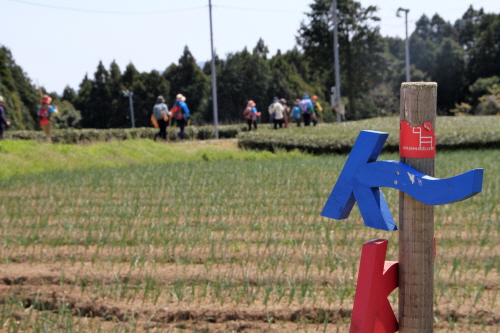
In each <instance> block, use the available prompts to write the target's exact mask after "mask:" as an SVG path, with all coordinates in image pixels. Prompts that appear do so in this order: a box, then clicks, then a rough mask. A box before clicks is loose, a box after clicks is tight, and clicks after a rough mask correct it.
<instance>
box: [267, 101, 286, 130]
mask: <svg viewBox="0 0 500 333" xmlns="http://www.w3.org/2000/svg"><path fill="white" fill-rule="evenodd" d="M284 111H285V109H284V108H283V105H281V103H280V99H279V98H278V97H274V98H273V103H272V104H271V105H269V114H270V115H271V119H272V120H273V124H274V129H278V126H279V127H280V128H282V127H283V124H284V123H285V120H284V118H285V115H284Z"/></svg>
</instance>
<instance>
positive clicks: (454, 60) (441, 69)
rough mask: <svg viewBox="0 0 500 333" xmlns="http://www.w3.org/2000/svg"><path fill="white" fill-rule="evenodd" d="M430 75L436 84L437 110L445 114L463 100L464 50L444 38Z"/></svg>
mask: <svg viewBox="0 0 500 333" xmlns="http://www.w3.org/2000/svg"><path fill="white" fill-rule="evenodd" d="M432 76H433V80H434V81H435V82H437V84H438V96H437V108H438V112H440V113H441V114H447V113H448V112H449V110H451V109H452V108H454V107H455V104H456V103H460V102H462V101H463V97H462V92H463V90H464V89H465V87H466V85H465V52H464V50H463V49H462V48H461V47H460V45H458V43H456V42H455V41H453V40H452V39H450V38H445V39H443V40H442V42H441V44H440V45H439V48H438V49H437V51H436V62H435V64H434V68H433V71H432ZM440 110H441V111H440Z"/></svg>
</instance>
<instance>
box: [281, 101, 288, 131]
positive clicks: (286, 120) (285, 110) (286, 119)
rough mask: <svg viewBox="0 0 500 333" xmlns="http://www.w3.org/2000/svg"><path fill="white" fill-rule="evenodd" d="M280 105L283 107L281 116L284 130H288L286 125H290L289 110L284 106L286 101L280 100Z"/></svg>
mask: <svg viewBox="0 0 500 333" xmlns="http://www.w3.org/2000/svg"><path fill="white" fill-rule="evenodd" d="M280 103H281V105H282V106H283V115H284V116H285V118H284V119H285V128H288V124H289V123H290V108H289V107H288V105H287V104H286V99H284V98H280Z"/></svg>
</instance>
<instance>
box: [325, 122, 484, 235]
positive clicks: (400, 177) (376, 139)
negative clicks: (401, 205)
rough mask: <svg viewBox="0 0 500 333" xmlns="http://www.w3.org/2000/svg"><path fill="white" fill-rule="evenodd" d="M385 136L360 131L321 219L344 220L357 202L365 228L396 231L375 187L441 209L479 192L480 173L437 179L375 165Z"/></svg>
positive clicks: (393, 165) (400, 166)
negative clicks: (385, 188) (396, 190)
mask: <svg viewBox="0 0 500 333" xmlns="http://www.w3.org/2000/svg"><path fill="white" fill-rule="evenodd" d="M388 136H389V134H388V133H382V132H374V131H361V133H360V134H359V136H358V139H357V140H356V142H355V144H354V146H353V148H352V151H351V154H350V155H349V157H348V159H347V161H346V163H345V165H344V168H343V169H342V172H341V173H340V176H339V178H338V180H337V183H336V184H335V187H334V188H333V191H332V193H331V194H330V196H329V197H328V200H327V202H326V204H325V207H324V208H323V211H322V213H321V215H322V216H325V217H330V218H333V219H337V220H341V219H346V218H347V217H348V216H349V214H350V212H351V210H352V207H353V205H354V203H355V202H356V201H357V202H358V206H359V210H360V211H361V215H362V216H363V220H364V222H365V225H366V226H368V227H372V228H377V229H381V230H387V231H392V230H397V227H396V223H395V222H394V219H393V217H392V214H391V212H390V211H389V207H388V206H387V203H386V201H385V198H384V195H383V194H382V192H381V191H380V189H379V187H392V188H396V189H398V190H400V191H403V192H405V193H407V194H409V195H410V196H412V197H413V198H414V199H416V200H418V201H420V202H423V203H425V204H428V205H441V204H446V203H451V202H455V201H460V200H464V199H467V198H470V197H471V196H474V195H476V194H478V193H479V192H481V189H482V182H483V169H474V170H471V171H468V172H466V173H463V174H461V175H458V176H455V177H451V178H446V179H438V178H433V177H430V176H427V175H424V174H423V173H421V172H419V171H417V170H415V169H414V168H412V167H410V166H409V165H407V164H405V163H402V162H397V161H380V162H375V161H376V159H377V157H378V155H379V154H380V151H381V150H382V147H383V145H384V143H385V141H386V140H387V137H388Z"/></svg>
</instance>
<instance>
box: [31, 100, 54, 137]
mask: <svg viewBox="0 0 500 333" xmlns="http://www.w3.org/2000/svg"><path fill="white" fill-rule="evenodd" d="M41 102H42V105H40V106H38V110H37V111H36V115H37V116H38V120H39V121H40V126H41V127H42V130H43V132H44V133H45V140H46V142H48V143H51V142H52V137H51V121H50V118H51V117H52V115H53V114H56V113H57V107H53V106H52V105H50V103H52V98H51V97H50V96H48V95H43V96H42V99H41Z"/></svg>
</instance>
